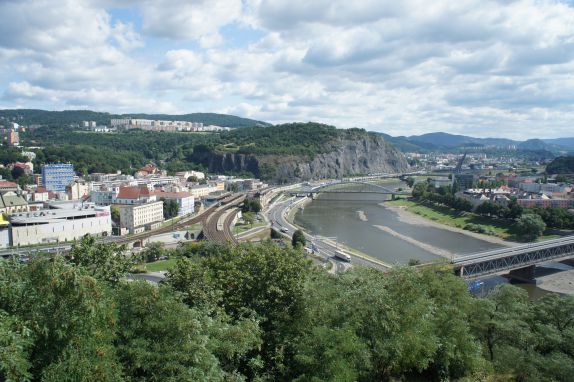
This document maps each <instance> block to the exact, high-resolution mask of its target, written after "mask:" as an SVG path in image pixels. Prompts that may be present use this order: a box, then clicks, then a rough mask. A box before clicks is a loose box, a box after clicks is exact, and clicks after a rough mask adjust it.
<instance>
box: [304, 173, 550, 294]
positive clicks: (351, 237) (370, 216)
mask: <svg viewBox="0 0 574 382" xmlns="http://www.w3.org/2000/svg"><path fill="white" fill-rule="evenodd" d="M384 186H385V187H387V188H391V189H395V188H397V187H405V186H404V183H402V182H396V183H388V184H385V185H384ZM386 200H388V196H385V195H380V194H360V193H349V194H320V195H319V196H318V197H316V199H315V200H313V201H311V202H310V203H308V204H306V205H305V207H304V208H303V209H300V210H298V211H297V212H296V214H295V218H294V219H295V223H296V224H298V225H300V226H302V227H303V228H305V229H306V230H307V231H308V232H310V233H311V234H314V235H320V236H325V237H331V238H334V237H336V238H337V240H338V241H339V242H340V243H343V244H345V245H348V246H349V247H351V248H355V249H358V250H360V251H361V252H363V253H365V254H367V255H369V256H372V257H375V258H377V259H380V260H382V261H383V262H385V263H387V264H390V265H395V264H401V265H402V264H407V263H408V262H409V260H410V259H416V260H419V261H420V262H423V263H424V262H431V261H435V260H440V259H443V258H450V256H452V255H462V254H470V253H474V252H480V251H485V250H489V249H494V248H499V247H500V246H499V245H497V244H493V243H490V242H487V241H484V240H480V239H477V238H474V237H470V236H467V235H464V234H461V233H457V232H452V231H449V230H444V229H440V228H435V227H429V226H425V225H416V224H410V223H407V222H404V221H401V220H400V219H399V217H398V215H397V213H396V212H394V211H392V210H390V209H388V208H385V207H383V203H384V201H386ZM381 227H383V228H381ZM437 253H438V254H437ZM439 254H440V255H439ZM481 281H483V282H484V284H483V285H484V287H482V288H481V289H480V290H477V291H475V294H479V295H480V294H483V293H487V292H488V291H489V290H491V289H492V288H493V287H494V286H496V285H498V284H501V283H508V282H509V280H508V279H507V278H505V277H502V276H492V277H488V278H486V279H484V280H481ZM515 285H517V286H520V287H522V288H523V289H525V290H526V291H527V292H528V294H529V296H530V297H531V298H539V297H540V296H542V295H544V294H546V293H548V292H546V291H544V290H542V289H540V288H538V287H536V285H535V284H515Z"/></svg>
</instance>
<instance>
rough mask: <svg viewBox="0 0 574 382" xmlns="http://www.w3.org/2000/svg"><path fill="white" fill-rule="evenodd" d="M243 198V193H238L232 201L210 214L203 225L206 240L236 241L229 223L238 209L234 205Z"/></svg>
mask: <svg viewBox="0 0 574 382" xmlns="http://www.w3.org/2000/svg"><path fill="white" fill-rule="evenodd" d="M244 199H245V195H240V196H239V197H237V198H235V199H234V200H233V201H230V202H229V203H227V204H226V205H225V207H223V208H220V209H218V210H217V211H216V212H214V213H212V214H210V215H209V216H208V217H207V219H206V221H205V224H204V226H203V235H204V236H205V238H206V239H207V240H210V241H217V242H220V243H225V242H231V243H237V240H236V239H235V237H234V236H233V233H232V232H231V229H230V225H231V223H232V222H233V219H234V218H235V215H237V212H238V211H239V210H238V209H237V208H236V207H237V205H239V204H240V203H241V202H243V200H244Z"/></svg>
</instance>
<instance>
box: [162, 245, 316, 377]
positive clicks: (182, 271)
mask: <svg viewBox="0 0 574 382" xmlns="http://www.w3.org/2000/svg"><path fill="white" fill-rule="evenodd" d="M310 267H311V265H310V263H309V261H308V260H306V259H305V258H304V256H303V254H302V253H301V251H296V250H292V249H281V248H279V247H278V246H276V245H274V244H273V243H272V242H265V243H262V244H260V245H253V244H240V245H237V246H221V245H213V244H211V245H210V244H207V245H202V246H200V247H199V248H198V250H197V252H196V254H192V255H191V259H187V258H183V259H180V260H179V261H178V262H177V264H176V266H175V267H174V268H173V269H172V270H170V272H169V273H168V276H167V278H166V282H167V283H168V284H169V285H171V286H172V287H173V288H174V289H175V290H177V291H180V292H182V293H183V294H184V301H185V302H186V303H187V304H189V305H190V306H191V307H197V308H202V309H204V308H207V309H208V310H209V311H213V312H224V313H225V314H227V315H229V316H230V317H232V318H233V319H234V320H240V319H242V318H244V317H250V316H253V315H254V316H255V317H257V319H258V320H259V321H260V328H261V329H262V339H263V343H262V346H261V350H260V351H259V352H258V354H257V356H258V357H261V360H262V364H261V366H257V367H256V366H255V365H254V364H250V365H249V366H245V370H248V371H249V372H248V373H247V374H248V375H251V376H253V375H254V374H256V373H257V370H260V368H261V367H262V370H265V371H266V372H267V373H269V374H270V375H276V376H280V375H282V374H283V373H285V372H286V370H287V369H288V367H289V366H288V365H289V364H290V363H289V362H290V359H291V358H292V354H293V333H294V331H296V328H297V326H298V325H299V317H301V315H302V314H303V312H304V311H305V305H304V298H303V297H304V289H305V283H306V280H307V277H308V275H309V273H310V271H311V268H310Z"/></svg>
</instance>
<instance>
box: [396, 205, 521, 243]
mask: <svg viewBox="0 0 574 382" xmlns="http://www.w3.org/2000/svg"><path fill="white" fill-rule="evenodd" d="M385 204H387V205H390V206H405V207H407V211H409V212H413V213H415V214H417V215H420V216H422V217H424V218H427V219H430V220H432V221H435V222H437V223H439V224H444V225H448V226H451V227H456V228H461V229H463V228H464V226H466V225H467V224H480V225H482V226H484V227H486V228H487V229H490V230H492V231H494V232H495V233H496V236H498V237H500V238H502V239H513V235H514V233H513V232H512V230H511V227H510V226H509V224H508V222H507V221H504V220H497V219H492V218H489V217H484V216H478V215H474V214H472V213H461V212H459V211H456V210H453V209H452V208H448V207H441V206H431V205H426V204H424V205H423V204H420V203H417V202H414V201H411V200H405V199H400V200H393V201H389V202H386V203H385Z"/></svg>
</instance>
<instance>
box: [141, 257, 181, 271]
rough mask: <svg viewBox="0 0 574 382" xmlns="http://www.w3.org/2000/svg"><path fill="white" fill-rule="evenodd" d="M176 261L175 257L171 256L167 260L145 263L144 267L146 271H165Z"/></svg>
mask: <svg viewBox="0 0 574 382" xmlns="http://www.w3.org/2000/svg"><path fill="white" fill-rule="evenodd" d="M176 262H177V258H175V257H172V258H171V259H168V260H159V261H154V262H153V263H146V264H145V268H146V270H147V271H148V272H159V271H167V270H168V269H170V268H172V267H173V266H174V265H175V263H176Z"/></svg>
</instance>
